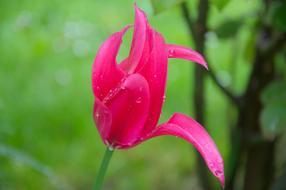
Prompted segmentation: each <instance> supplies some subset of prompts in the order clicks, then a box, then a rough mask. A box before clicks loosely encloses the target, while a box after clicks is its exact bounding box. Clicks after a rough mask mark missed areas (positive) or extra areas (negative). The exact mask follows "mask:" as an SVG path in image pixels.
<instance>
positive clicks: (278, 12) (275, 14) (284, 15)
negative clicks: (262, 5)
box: [271, 2, 286, 32]
mask: <svg viewBox="0 0 286 190" xmlns="http://www.w3.org/2000/svg"><path fill="white" fill-rule="evenodd" d="M285 10H286V3H285V2H284V3H279V4H274V5H273V7H272V11H271V12H272V16H271V23H272V25H273V26H274V27H275V28H276V29H277V30H279V31H281V32H286V11H285Z"/></svg>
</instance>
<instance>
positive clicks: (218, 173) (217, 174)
mask: <svg viewBox="0 0 286 190" xmlns="http://www.w3.org/2000/svg"><path fill="white" fill-rule="evenodd" d="M214 173H215V175H216V176H221V175H222V174H223V172H222V171H221V170H215V172H214Z"/></svg>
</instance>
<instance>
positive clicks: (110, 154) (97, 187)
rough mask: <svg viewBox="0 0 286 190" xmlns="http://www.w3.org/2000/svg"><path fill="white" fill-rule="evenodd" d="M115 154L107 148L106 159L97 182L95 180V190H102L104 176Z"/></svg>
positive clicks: (103, 161) (102, 163)
mask: <svg viewBox="0 0 286 190" xmlns="http://www.w3.org/2000/svg"><path fill="white" fill-rule="evenodd" d="M113 152H114V150H113V149H111V148H109V147H107V148H106V151H105V153H104V157H103V159H102V162H101V166H100V169H99V172H98V174H97V177H96V180H95V184H94V187H93V190H100V189H101V186H102V183H103V179H104V176H105V173H106V169H107V167H108V164H109V161H110V159H111V156H112V154H113Z"/></svg>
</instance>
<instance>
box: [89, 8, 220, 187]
mask: <svg viewBox="0 0 286 190" xmlns="http://www.w3.org/2000/svg"><path fill="white" fill-rule="evenodd" d="M129 28H130V26H126V27H124V28H123V29H122V30H121V31H119V32H116V33H114V34H112V35H111V36H110V37H109V38H108V39H107V40H106V41H105V42H104V43H103V44H102V45H101V47H100V49H99V50H98V53H97V55H96V58H95V61H94V64H93V68H92V88H93V93H94V96H95V103H94V114H93V116H94V120H95V123H96V126H97V128H98V130H99V133H100V135H101V138H102V140H103V142H104V143H105V144H106V145H107V146H109V147H111V148H114V149H126V148H131V147H133V146H135V145H138V144H140V143H142V142H143V141H146V140H148V139H150V138H153V137H156V136H161V135H172V136H176V137H180V138H182V139H185V140H186V141H188V142H190V143H191V144H193V145H194V146H195V148H196V149H197V150H198V151H199V152H200V154H201V155H202V157H203V158H204V160H205V162H206V164H207V166H208V168H209V169H210V171H211V172H212V173H213V174H214V175H215V176H216V177H217V178H218V179H219V181H220V183H221V184H222V185H224V169H223V160H222V157H221V155H220V153H219V151H218V149H217V147H216V145H215V143H214V142H213V140H212V139H211V137H210V136H209V135H208V133H207V131H206V130H205V129H204V128H203V127H202V126H201V125H200V124H199V123H198V122H196V121H195V120H193V119H192V118H190V117H188V116H186V115H183V114H181V113H175V114H174V115H173V116H172V117H171V118H170V119H169V121H167V122H166V123H163V124H160V125H158V126H157V122H158V120H159V117H160V114H161V111H162V105H163V103H164V101H165V90H166V80H167V66H168V58H181V59H186V60H190V61H194V62H197V63H199V64H201V65H202V66H204V67H205V68H207V63H206V62H205V60H204V58H203V57H202V56H201V55H200V54H199V53H197V52H195V51H194V50H192V49H190V48H186V47H183V46H178V45H173V44H166V43H165V41H164V38H163V37H162V35H161V34H160V33H158V32H157V31H155V30H154V29H153V28H152V27H151V26H150V25H149V23H148V21H147V18H146V16H145V13H144V12H143V11H142V10H140V9H139V8H138V7H137V6H136V5H135V23H134V33H133V39H132V45H131V50H130V54H129V56H128V57H127V58H126V59H124V60H123V61H122V62H121V63H120V64H117V62H116V56H117V54H118V50H119V47H120V45H121V42H122V37H123V35H124V33H125V32H126V31H127V30H128V29H129Z"/></svg>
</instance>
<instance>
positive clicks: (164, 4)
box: [151, 0, 185, 13]
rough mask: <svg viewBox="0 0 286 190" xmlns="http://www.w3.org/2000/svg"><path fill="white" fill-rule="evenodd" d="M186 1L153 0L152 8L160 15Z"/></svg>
mask: <svg viewBox="0 0 286 190" xmlns="http://www.w3.org/2000/svg"><path fill="white" fill-rule="evenodd" d="M183 1H185V0H168V1H164V0H151V3H152V7H153V10H154V12H155V13H159V12H162V11H165V10H168V9H170V8H172V7H173V6H174V5H178V4H179V3H182V2H183Z"/></svg>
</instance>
